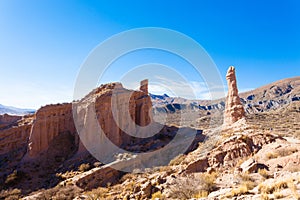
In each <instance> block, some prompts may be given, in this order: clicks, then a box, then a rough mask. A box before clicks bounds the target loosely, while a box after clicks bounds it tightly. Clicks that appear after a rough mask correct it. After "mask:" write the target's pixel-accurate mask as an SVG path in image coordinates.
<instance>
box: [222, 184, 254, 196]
mask: <svg viewBox="0 0 300 200" xmlns="http://www.w3.org/2000/svg"><path fill="white" fill-rule="evenodd" d="M254 187H255V183H254V182H253V181H245V182H243V183H242V184H240V186H239V187H238V188H234V189H232V190H231V192H230V193H227V194H226V197H228V198H232V197H235V196H240V195H243V194H248V193H249V190H252V189H253V188H254Z"/></svg>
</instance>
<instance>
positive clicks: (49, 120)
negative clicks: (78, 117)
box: [28, 103, 77, 158]
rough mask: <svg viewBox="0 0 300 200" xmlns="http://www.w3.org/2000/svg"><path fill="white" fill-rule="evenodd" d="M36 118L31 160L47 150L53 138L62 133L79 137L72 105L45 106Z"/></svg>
mask: <svg viewBox="0 0 300 200" xmlns="http://www.w3.org/2000/svg"><path fill="white" fill-rule="evenodd" d="M34 118H35V119H34V124H33V126H32V129H31V133H30V138H29V148H28V156H29V158H34V157H36V156H38V155H39V153H41V152H43V151H45V150H47V149H48V147H49V144H50V142H51V141H52V140H53V138H55V137H56V136H57V135H59V134H61V133H65V132H68V133H71V134H73V135H77V134H76V129H75V125H74V121H73V115H72V104H71V103H65V104H57V105H47V106H44V107H42V108H40V109H39V110H38V111H37V112H36V114H35V117H34Z"/></svg>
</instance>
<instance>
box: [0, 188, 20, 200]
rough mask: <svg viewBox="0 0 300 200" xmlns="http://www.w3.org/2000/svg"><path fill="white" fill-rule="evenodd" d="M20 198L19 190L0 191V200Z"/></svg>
mask: <svg viewBox="0 0 300 200" xmlns="http://www.w3.org/2000/svg"><path fill="white" fill-rule="evenodd" d="M20 197H21V190H19V189H13V190H2V191H0V199H5V200H15V199H16V200H17V199H20Z"/></svg>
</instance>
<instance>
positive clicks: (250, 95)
mask: <svg viewBox="0 0 300 200" xmlns="http://www.w3.org/2000/svg"><path fill="white" fill-rule="evenodd" d="M239 96H240V98H241V102H242V103H243V105H244V108H245V111H246V113H258V112H264V111H269V110H275V109H278V108H280V107H283V106H284V105H287V104H289V103H290V102H292V101H300V76H298V77H294V78H289V79H284V80H280V81H276V82H274V83H271V84H269V85H266V86H262V87H260V88H257V89H255V90H252V91H248V92H244V93H241V94H239ZM151 98H152V102H153V106H154V111H155V112H166V113H174V112H177V111H178V112H179V111H187V110H195V109H200V110H203V111H208V112H207V113H208V114H210V113H211V112H213V111H220V110H221V111H222V110H224V109H225V99H224V98H223V99H218V100H213V101H209V100H188V99H184V98H180V97H169V96H168V95H166V94H164V95H151Z"/></svg>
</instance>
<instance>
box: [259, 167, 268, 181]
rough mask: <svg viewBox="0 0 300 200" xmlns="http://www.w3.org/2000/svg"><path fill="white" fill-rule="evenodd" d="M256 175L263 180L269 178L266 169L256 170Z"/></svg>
mask: <svg viewBox="0 0 300 200" xmlns="http://www.w3.org/2000/svg"><path fill="white" fill-rule="evenodd" d="M258 173H259V175H261V176H262V177H264V178H265V179H268V178H271V176H270V174H269V173H268V171H267V170H266V169H258Z"/></svg>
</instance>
